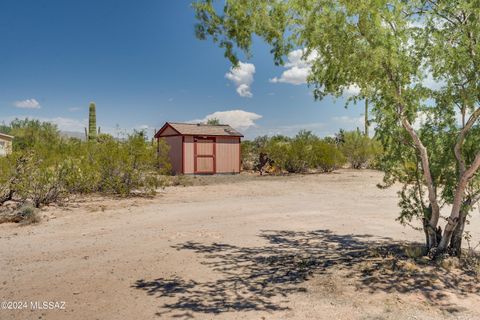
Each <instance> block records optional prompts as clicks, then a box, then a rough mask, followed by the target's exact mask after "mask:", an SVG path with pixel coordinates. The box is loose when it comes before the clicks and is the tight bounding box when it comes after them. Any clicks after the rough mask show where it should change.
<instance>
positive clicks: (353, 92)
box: [343, 84, 360, 97]
mask: <svg viewBox="0 0 480 320" xmlns="http://www.w3.org/2000/svg"><path fill="white" fill-rule="evenodd" d="M359 94H360V87H359V86H357V85H356V84H351V85H349V86H348V87H346V88H345V89H344V90H343V95H344V96H348V97H350V96H358V95H359Z"/></svg>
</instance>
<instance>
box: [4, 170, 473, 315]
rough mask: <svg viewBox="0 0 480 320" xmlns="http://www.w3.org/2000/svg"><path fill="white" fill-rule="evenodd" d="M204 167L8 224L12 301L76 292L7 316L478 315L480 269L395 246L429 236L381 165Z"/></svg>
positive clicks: (7, 277) (7, 281)
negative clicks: (268, 171) (216, 172)
mask: <svg viewBox="0 0 480 320" xmlns="http://www.w3.org/2000/svg"><path fill="white" fill-rule="evenodd" d="M197 179H198V180H197ZM197 179H196V180H195V185H194V186H190V187H172V188H168V189H166V190H164V191H162V192H161V194H160V195H158V196H157V197H155V198H154V199H140V198H136V199H128V200H114V199H102V198H91V199H84V200H82V201H78V202H76V203H74V204H71V205H69V206H68V207H67V208H48V209H46V210H45V211H43V212H42V215H44V216H45V218H44V220H43V222H42V223H41V224H39V225H32V226H24V227H19V226H17V225H14V224H5V225H0V300H1V301H26V302H27V303H28V304H29V303H30V301H39V302H43V301H53V302H63V301H64V302H65V306H64V307H65V309H64V310H62V309H60V310H58V309H57V310H39V309H38V308H37V309H36V310H32V306H31V305H28V306H27V308H26V309H24V310H16V311H12V310H2V309H0V319H2V320H3V319H171V318H175V319H178V318H179V319H183V318H185V319H190V318H194V319H442V318H446V319H480V288H479V284H478V279H476V278H475V277H474V276H471V275H468V274H463V273H461V272H459V271H455V270H453V271H451V272H448V271H446V270H444V269H441V268H433V267H428V266H427V267H422V268H419V267H418V266H417V265H415V264H411V263H408V261H400V262H398V261H397V260H395V259H392V252H395V250H398V245H397V244H398V243H402V242H403V241H405V240H407V239H408V240H414V241H415V240H416V241H422V239H423V237H422V233H420V232H417V231H414V230H412V229H411V228H408V227H402V226H401V225H400V224H398V223H397V222H396V221H395V218H396V216H397V212H398V209H397V207H396V203H397V199H396V189H395V188H391V189H387V190H380V189H378V188H376V187H375V185H376V184H377V183H378V182H379V181H380V180H381V174H380V173H378V172H373V171H349V170H345V171H341V172H339V173H335V174H329V175H307V176H292V177H245V176H241V177H237V178H235V177H230V178H225V177H219V178H217V177H213V178H211V179H210V178H197ZM209 179H210V180H209ZM235 181H237V182H235ZM479 216H480V215H479V214H476V215H475V216H474V218H473V219H472V222H471V224H470V225H469V226H468V229H469V230H470V231H471V232H472V236H473V240H474V241H475V240H476V241H478V240H480V217H479ZM55 307H62V304H58V305H56V306H55Z"/></svg>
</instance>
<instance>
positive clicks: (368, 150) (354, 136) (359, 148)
mask: <svg viewBox="0 0 480 320" xmlns="http://www.w3.org/2000/svg"><path fill="white" fill-rule="evenodd" d="M341 138H342V140H343V141H342V142H341V144H340V149H341V151H342V153H343V154H344V155H345V157H346V158H347V160H348V162H349V163H350V165H351V166H352V168H354V169H360V168H363V167H367V166H369V164H373V160H374V159H376V158H377V157H378V155H379V154H380V153H381V146H380V144H379V143H378V142H376V141H375V140H373V139H371V138H369V137H367V136H365V135H364V134H363V133H361V132H360V131H359V130H355V131H350V132H343V133H342V137H341Z"/></svg>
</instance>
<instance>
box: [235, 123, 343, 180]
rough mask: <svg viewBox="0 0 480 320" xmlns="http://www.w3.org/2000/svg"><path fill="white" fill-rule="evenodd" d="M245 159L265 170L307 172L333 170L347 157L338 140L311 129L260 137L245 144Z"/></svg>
mask: <svg viewBox="0 0 480 320" xmlns="http://www.w3.org/2000/svg"><path fill="white" fill-rule="evenodd" d="M243 159H244V160H243V161H244V162H246V161H248V162H249V163H252V161H253V159H256V161H255V163H256V164H255V166H254V167H255V168H257V170H258V171H262V170H263V167H264V166H267V165H270V166H271V167H272V168H273V170H276V171H286V172H290V173H304V172H308V171H310V170H319V171H321V172H331V171H333V170H335V169H337V168H339V167H341V166H342V165H343V164H344V163H345V157H344V156H343V155H342V153H341V152H340V150H339V149H338V148H337V146H336V145H335V144H332V143H329V142H326V141H324V140H321V139H320V138H318V137H317V136H316V135H314V134H313V133H312V132H310V131H300V132H299V133H298V134H297V135H296V136H295V137H293V138H289V137H286V136H282V135H277V136H273V137H271V138H269V137H266V136H264V137H259V138H257V139H255V140H254V141H253V142H248V143H247V144H246V145H245V146H244V147H243Z"/></svg>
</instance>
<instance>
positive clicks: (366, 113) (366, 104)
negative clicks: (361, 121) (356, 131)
mask: <svg viewBox="0 0 480 320" xmlns="http://www.w3.org/2000/svg"><path fill="white" fill-rule="evenodd" d="M368 126H369V123H368V99H365V135H366V136H367V137H368Z"/></svg>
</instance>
